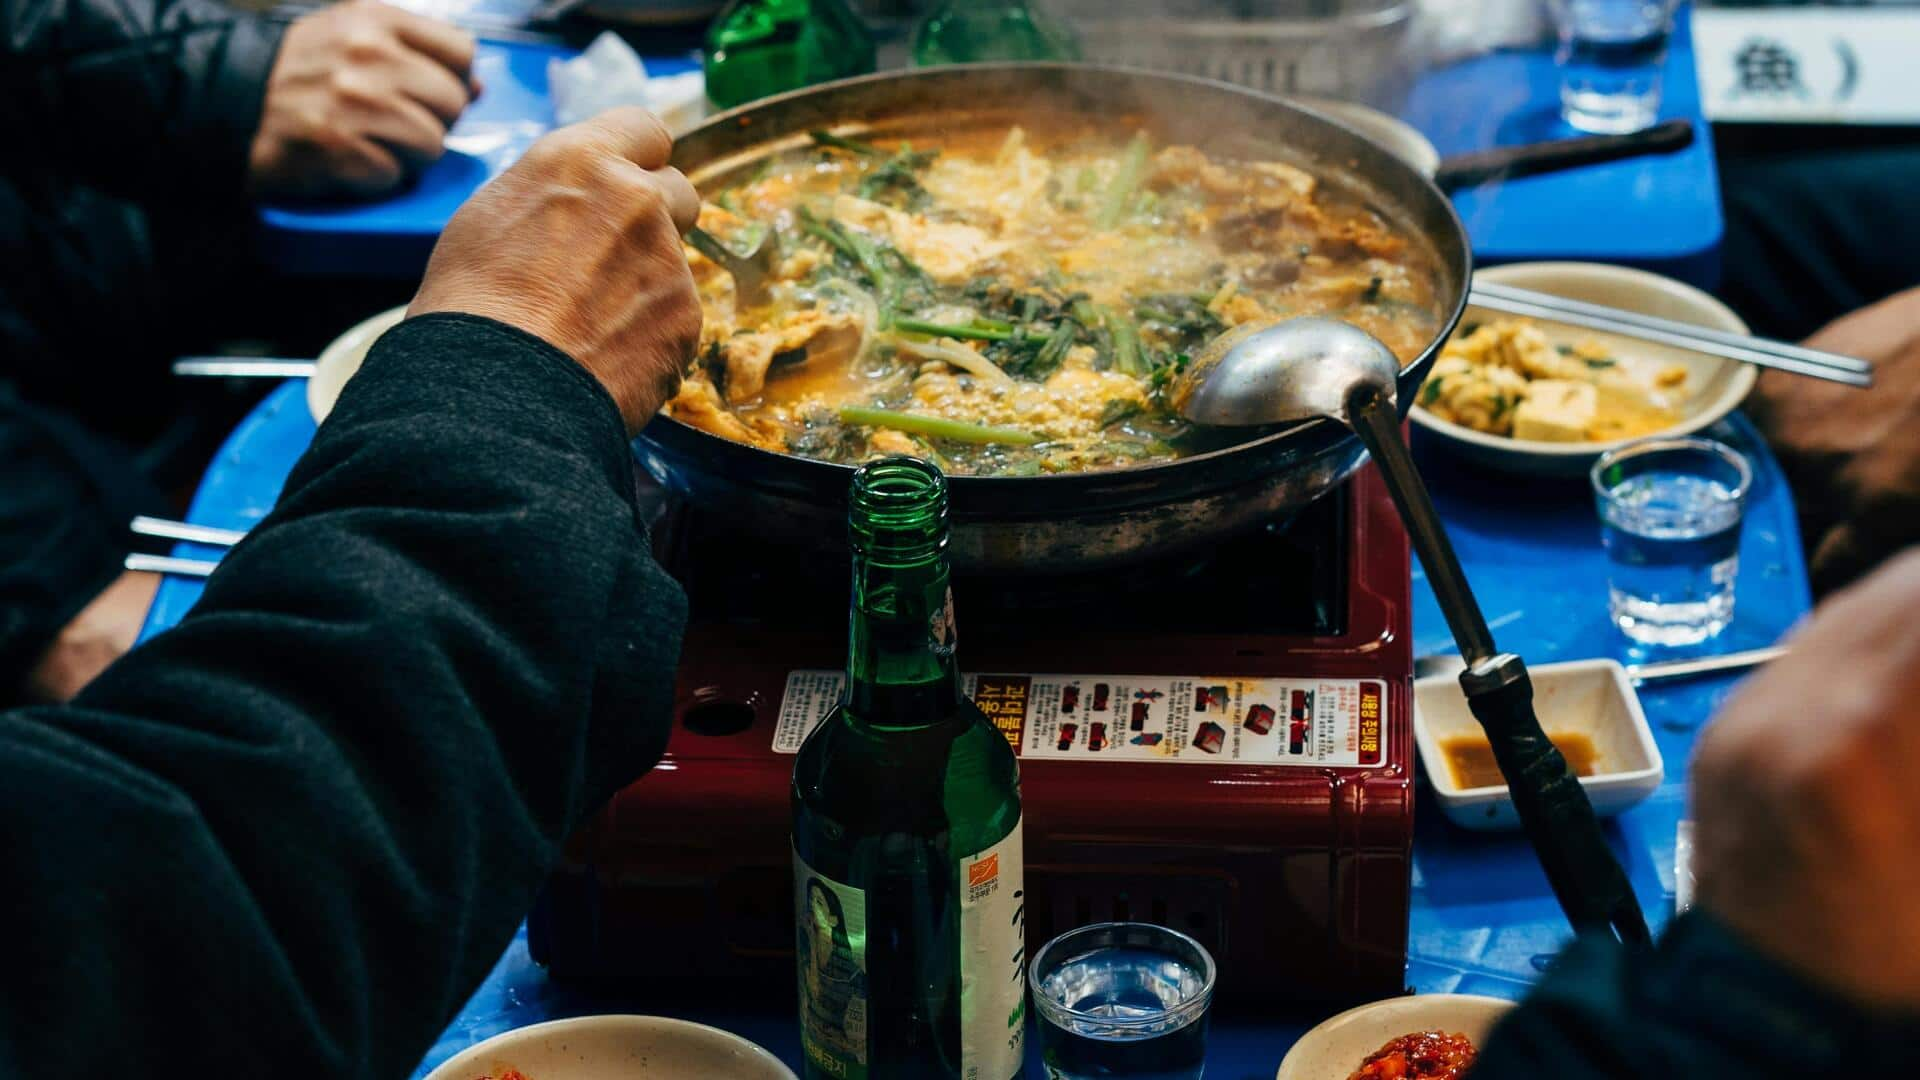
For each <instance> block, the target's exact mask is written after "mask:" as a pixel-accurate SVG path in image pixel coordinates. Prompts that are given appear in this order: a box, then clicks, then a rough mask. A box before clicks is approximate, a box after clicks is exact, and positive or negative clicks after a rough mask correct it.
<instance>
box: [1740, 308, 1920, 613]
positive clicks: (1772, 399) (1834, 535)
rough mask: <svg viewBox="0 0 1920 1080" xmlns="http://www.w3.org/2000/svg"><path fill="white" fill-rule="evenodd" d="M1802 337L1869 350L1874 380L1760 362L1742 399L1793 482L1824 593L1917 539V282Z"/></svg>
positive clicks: (1826, 345)
mask: <svg viewBox="0 0 1920 1080" xmlns="http://www.w3.org/2000/svg"><path fill="white" fill-rule="evenodd" d="M1807 344H1809V345H1812V346H1814V347H1816V348H1821V349H1831V350H1833V351H1835V352H1842V353H1850V354H1852V355H1855V356H1860V357H1863V358H1865V359H1867V360H1871V361H1872V362H1873V365H1874V375H1873V379H1874V385H1873V386H1872V387H1871V388H1870V389H1866V390H1859V389H1855V388H1853V387H1848V386H1840V385H1837V384H1835V383H1827V382H1820V381H1818V380H1815V379H1808V378H1805V377H1803V376H1799V375H1789V374H1787V373H1786V372H1781V371H1767V372H1762V373H1761V375H1760V381H1759V383H1758V384H1757V385H1756V386H1755V388H1754V392H1753V395H1752V396H1751V397H1750V398H1748V399H1747V402H1746V406H1745V407H1746V410H1747V414H1748V415H1749V416H1751V417H1752V418H1753V420H1754V422H1755V423H1756V424H1758V425H1759V427H1760V429H1761V431H1763V432H1764V433H1765V434H1766V436H1767V442H1768V443H1769V444H1770V445H1771V446H1772V447H1773V452H1774V454H1775V455H1776V456H1777V457H1778V458H1779V459H1780V465H1781V468H1782V469H1784V470H1785V472H1786V474H1787V479H1788V480H1789V482H1790V483H1791V484H1792V487H1793V495H1794V499H1795V501H1796V503H1797V504H1798V507H1799V510H1800V532H1801V540H1802V541H1803V542H1804V543H1805V544H1806V548H1807V566H1808V570H1809V571H1810V572H1811V574H1812V576H1813V585H1814V590H1815V591H1816V592H1817V593H1825V592H1828V591H1830V590H1832V589H1835V588H1838V587H1840V586H1842V585H1845V584H1846V583H1848V582H1850V581H1852V580H1854V579H1855V578H1857V577H1859V576H1860V575H1862V574H1864V573H1866V572H1867V571H1869V570H1871V569H1873V567H1874V566H1876V565H1878V564H1879V563H1880V562H1881V561H1882V560H1884V559H1886V558H1887V557H1888V556H1890V555H1892V554H1893V553H1895V552H1897V551H1900V550H1901V549H1903V548H1906V547H1909V546H1911V545H1913V544H1916V543H1920V289H1908V290H1907V291H1905V292H1902V293H1898V294H1895V295H1893V296H1890V297H1888V298H1887V299H1885V300H1882V301H1880V302H1879V303H1877V304H1873V305H1871V306H1868V307H1865V308H1862V309H1860V310H1859V311H1856V312H1854V313H1852V314H1850V315H1847V316H1845V317H1843V318H1841V319H1838V320H1836V321H1834V322H1833V324H1832V325H1830V326H1827V327H1826V328H1825V329H1823V330H1821V331H1820V332H1819V333H1817V334H1815V335H1813V336H1812V337H1810V338H1808V339H1807Z"/></svg>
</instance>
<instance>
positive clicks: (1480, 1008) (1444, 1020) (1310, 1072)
mask: <svg viewBox="0 0 1920 1080" xmlns="http://www.w3.org/2000/svg"><path fill="white" fill-rule="evenodd" d="M1512 1008H1513V1002H1511V1001H1506V1000H1503V999H1501V998H1494V997H1481V996H1479V995H1476V994H1411V995H1408V996H1406V997H1396V998H1387V999H1386V1000H1384V1001H1375V1002H1372V1003H1370V1004H1367V1005H1361V1006H1358V1007H1356V1008H1352V1009H1348V1010H1347V1011H1346V1012H1343V1013H1341V1014H1339V1015H1338V1016H1335V1017H1333V1018H1331V1019H1329V1020H1326V1021H1323V1022H1322V1023H1321V1024H1320V1025H1319V1026H1318V1027H1316V1028H1314V1029H1313V1030H1311V1031H1309V1032H1307V1033H1306V1034H1305V1035H1302V1036H1300V1041H1299V1042H1296V1043H1294V1044H1293V1049H1291V1050H1289V1051H1287V1056H1286V1058H1285V1059H1284V1060H1282V1061H1281V1062H1280V1072H1279V1074H1278V1075H1277V1076H1276V1077H1275V1080H1347V1077H1349V1076H1351V1075H1352V1074H1353V1072H1354V1070H1355V1069H1358V1068H1359V1067H1360V1063H1361V1062H1362V1061H1365V1060H1366V1058H1367V1055H1369V1054H1371V1053H1373V1052H1374V1051H1375V1050H1378V1049H1380V1048H1381V1047H1382V1046H1384V1045H1386V1044H1387V1043H1388V1042H1389V1041H1391V1040H1393V1039H1397V1038H1399V1037H1400V1036H1402V1035H1408V1034H1411V1033H1413V1032H1417V1031H1445V1032H1449V1033H1453V1034H1460V1035H1465V1036H1466V1037H1467V1038H1469V1039H1471V1040H1473V1045H1474V1046H1475V1047H1478V1046H1480V1045H1481V1044H1482V1043H1484V1042H1485V1041H1486V1038H1487V1036H1488V1035H1489V1034H1491V1033H1492V1032H1493V1027H1494V1025H1495V1024H1497V1023H1498V1022H1499V1021H1500V1018H1501V1017H1502V1016H1505V1015H1506V1014H1507V1012H1508V1011H1509V1010H1511V1009H1512Z"/></svg>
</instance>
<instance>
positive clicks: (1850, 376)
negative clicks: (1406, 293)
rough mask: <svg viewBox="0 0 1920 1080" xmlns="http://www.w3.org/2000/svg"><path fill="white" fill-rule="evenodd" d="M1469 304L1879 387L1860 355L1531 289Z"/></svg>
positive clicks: (1478, 286) (1482, 295) (1493, 293)
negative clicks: (1773, 339)
mask: <svg viewBox="0 0 1920 1080" xmlns="http://www.w3.org/2000/svg"><path fill="white" fill-rule="evenodd" d="M1467 302H1468V303H1470V304H1472V305H1473V306H1475V307H1482V308H1486V309H1488V310H1491V311H1499V312H1504V313H1505V314H1508V315H1525V316H1529V317H1531V318H1538V319H1546V320H1549V321H1552V322H1560V323H1566V324H1567V325H1569V326H1579V327H1583V328H1585V329H1588V330H1600V331H1605V332H1607V333H1614V334H1619V335H1621V336H1623V337H1631V338H1639V339H1641V340H1644V341H1656V342H1659V343H1661V344H1664V345H1673V346H1676V347H1678V348H1682V349H1692V350H1694V351H1695V352H1703V353H1708V354H1711V355H1713V356H1720V357H1725V358H1726V359H1729V360H1739V361H1742V362H1744V363H1749V364H1758V365H1760V366H1762V367H1771V368H1778V369H1780V370H1782V371H1791V372H1793V373H1795V374H1798V375H1807V376H1811V377H1813V378H1816V379H1826V380H1828V381H1830V382H1837V383H1843V384H1845V385H1847V386H1858V387H1867V386H1872V385H1873V365H1872V364H1869V363H1868V362H1867V361H1865V360H1862V359H1860V358H1859V357H1855V356H1846V355H1843V354H1841V353H1830V352H1824V351H1822V350H1819V349H1809V348H1806V347H1805V346H1801V345H1790V344H1788V343H1786V342H1783V341H1770V340H1768V339H1766V338H1748V337H1741V336H1740V335H1738V334H1729V333H1726V332H1724V331H1721V330H1710V329H1707V328H1706V327H1701V326H1693V325H1690V324H1688V323H1682V322H1674V321H1673V320H1671V319H1660V318H1655V317H1653V316H1651V315H1641V314H1639V313H1637V312H1631V311H1621V310H1619V309H1617V308H1610V307H1604V306H1602V305H1599V304H1588V303H1585V302H1583V301H1579V300H1568V299H1566V298H1564V297H1559V296H1552V295H1549V294H1547V293H1542V292H1534V291H1533V290H1531V289H1516V288H1513V287H1512V286H1508V285H1498V284H1494V283H1491V282H1488V283H1484V284H1483V283H1480V282H1475V283H1474V286H1473V290H1472V292H1471V294H1470V295H1469V296H1468V298H1467Z"/></svg>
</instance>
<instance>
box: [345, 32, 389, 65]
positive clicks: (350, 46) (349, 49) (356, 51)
mask: <svg viewBox="0 0 1920 1080" xmlns="http://www.w3.org/2000/svg"><path fill="white" fill-rule="evenodd" d="M340 49H341V52H342V53H343V54H344V55H345V56H346V58H347V60H348V61H349V62H350V63H355V64H377V63H381V62H383V61H385V60H387V59H389V58H391V57H392V56H393V53H394V42H393V38H392V37H391V35H389V34H388V32H387V31H386V29H385V28H383V27H381V26H379V25H377V24H374V23H366V22H363V23H361V24H359V25H357V26H355V27H353V28H352V29H351V30H349V31H347V34H346V37H345V38H344V39H343V40H342V41H341V43H340Z"/></svg>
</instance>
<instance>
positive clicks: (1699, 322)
mask: <svg viewBox="0 0 1920 1080" xmlns="http://www.w3.org/2000/svg"><path fill="white" fill-rule="evenodd" d="M1474 279H1475V280H1477V281H1491V282H1497V283H1499V284H1502V285H1512V286H1516V287H1519V288H1525V289H1534V290H1537V291H1539V292H1544V293H1552V294H1553V295H1555V296H1564V297H1567V298H1569V299H1572V300H1585V301H1587V302H1589V303H1594V304H1605V305H1607V306H1609V307H1617V308H1620V309H1622V310H1625V311H1634V312H1639V313H1640V314H1642V315H1653V316H1657V317H1659V318H1662V319H1672V320H1674V321H1676V322H1685V323H1692V324H1694V325H1696V326H1704V327H1708V328H1710V329H1714V330H1725V331H1729V332H1731V333H1736V334H1744V333H1746V332H1747V325H1746V324H1745V323H1743V322H1741V321H1740V317H1739V316H1738V315H1735V314H1734V313H1733V311H1732V310H1731V309H1729V308H1728V307H1727V306H1726V305H1725V304H1722V303H1721V302H1720V301H1718V300H1715V299H1714V298H1713V297H1711V296H1708V295H1707V294H1706V293H1703V292H1701V291H1700V290H1699V289H1696V288H1694V287H1693V286H1691V285H1686V284H1683V283H1681V282H1678V281H1675V280H1673V279H1672V278H1667V277H1661V276H1660V275H1659V274H1650V273H1648V272H1646V271H1645V270H1632V269H1628V268H1627V267H1624V266H1607V265H1604V264H1602V263H1578V262H1538V263H1513V264H1511V265H1508V266H1496V267H1493V268H1492V269H1488V270H1482V271H1480V272H1478V273H1476V274H1475V275H1474ZM1503 317H1508V316H1502V315H1501V314H1500V313H1498V312H1493V311H1483V310H1481V309H1479V308H1476V307H1472V306H1468V308H1467V313H1466V314H1465V315H1464V316H1462V317H1461V320H1460V321H1461V323H1462V325H1465V324H1467V323H1475V322H1484V321H1486V320H1488V319H1497V318H1503ZM1533 321H1534V322H1536V323H1538V324H1539V325H1540V326H1541V327H1542V328H1543V329H1544V330H1546V332H1547V336H1548V337H1550V338H1552V339H1553V341H1554V342H1555V344H1571V343H1573V342H1575V341H1579V340H1583V339H1588V338H1591V339H1593V340H1596V341H1599V342H1601V343H1602V344H1605V345H1607V346H1609V347H1610V348H1612V349H1614V350H1615V351H1616V352H1617V353H1618V354H1619V355H1621V356H1633V357H1645V358H1647V359H1648V360H1651V361H1654V362H1657V363H1660V364H1680V365H1682V366H1684V367H1685V368H1686V369H1687V379H1686V382H1685V383H1684V384H1682V386H1681V388H1680V402H1679V407H1680V414H1681V420H1680V422H1679V423H1677V424H1675V425H1673V426H1672V427H1669V428H1664V429H1662V430H1660V431H1658V432H1649V433H1648V436H1646V437H1653V436H1656V435H1661V436H1664V435H1690V434H1692V433H1694V432H1697V431H1699V430H1701V429H1702V428H1705V427H1707V426H1708V425H1711V424H1713V423H1715V422H1717V421H1718V420H1720V419H1721V418H1722V417H1724V416H1726V415H1727V414H1728V413H1730V412H1732V411H1733V410H1734V409H1735V408H1736V407H1738V406H1739V404H1740V401H1741V399H1743V398H1745V397H1746V396H1747V391H1749V390H1751V389H1753V381H1754V379H1755V378H1756V377H1758V372H1757V371H1755V369H1754V367H1753V365H1751V364H1743V363H1740V362H1739V361H1736V360H1722V359H1721V358H1719V357H1717V356H1708V355H1707V354H1705V353H1697V352H1693V351H1691V350H1688V349H1678V348H1674V347H1672V346H1669V345H1658V344H1655V343H1653V342H1650V341H1640V340H1638V339H1634V338H1624V337H1619V336H1616V335H1613V334H1602V333H1598V332H1595V331H1591V330H1582V329H1579V328H1577V327H1566V326H1556V325H1554V324H1552V323H1550V322H1546V321H1545V320H1539V319H1536V320H1533ZM1411 416H1412V419H1413V422H1414V423H1416V424H1418V425H1420V426H1421V427H1423V428H1425V429H1427V430H1428V431H1430V432H1432V433H1433V434H1435V435H1437V436H1439V437H1440V440H1441V441H1442V442H1443V443H1445V444H1446V445H1447V446H1448V447H1450V448H1451V449H1454V450H1456V451H1458V452H1459V453H1460V454H1461V455H1462V456H1464V457H1467V458H1469V459H1471V460H1473V461H1475V462H1477V463H1479V464H1483V465H1487V466H1490V467H1493V468H1496V469H1503V470H1507V471H1510V472H1523V473H1534V474H1540V475H1550V476H1575V475H1581V474H1584V473H1585V472H1586V471H1587V469H1588V468H1590V467H1591V466H1592V465H1593V463H1594V461H1595V460H1596V459H1598V458H1599V457H1600V455H1601V454H1604V453H1606V452H1607V451H1608V450H1612V449H1614V448H1615V447H1618V446H1624V445H1625V444H1626V443H1628V442H1631V441H1632V440H1630V439H1616V440H1612V441H1608V442H1579V443H1557V442H1540V441H1536V440H1531V439H1510V438H1507V437H1506V436H1504V435H1489V434H1486V433H1485V432H1481V431H1475V430H1473V429H1472V428H1468V427H1462V426H1461V425H1459V424H1455V423H1453V422H1451V421H1448V420H1442V419H1440V418H1439V417H1438V416H1435V415H1434V414H1433V413H1430V412H1428V411H1427V410H1426V409H1425V408H1423V407H1421V406H1420V405H1419V404H1418V403H1416V404H1415V405H1414V407H1413V410H1412V413H1411Z"/></svg>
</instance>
